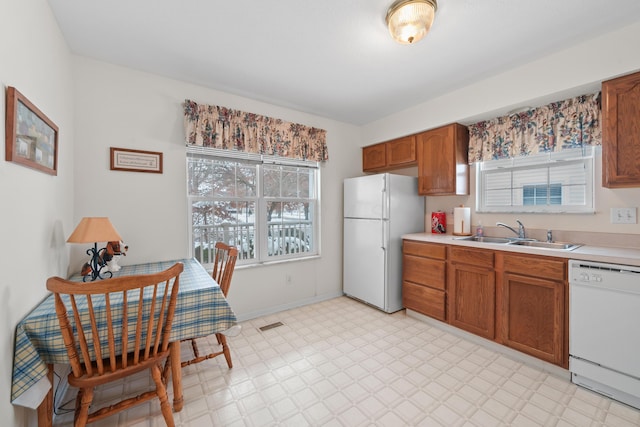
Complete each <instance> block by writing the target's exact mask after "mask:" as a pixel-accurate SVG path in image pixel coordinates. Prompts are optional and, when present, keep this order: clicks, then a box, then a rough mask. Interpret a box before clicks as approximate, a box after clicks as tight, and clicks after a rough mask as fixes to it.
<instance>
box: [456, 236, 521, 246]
mask: <svg viewBox="0 0 640 427" xmlns="http://www.w3.org/2000/svg"><path fill="white" fill-rule="evenodd" d="M455 239H456V240H466V241H469V242H482V243H499V244H507V243H511V242H513V241H514V239H509V238H507V237H489V236H468V237H456V238H455Z"/></svg>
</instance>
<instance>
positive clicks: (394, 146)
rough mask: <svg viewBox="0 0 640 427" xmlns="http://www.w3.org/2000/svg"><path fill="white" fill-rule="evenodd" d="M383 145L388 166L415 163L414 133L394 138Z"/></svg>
mask: <svg viewBox="0 0 640 427" xmlns="http://www.w3.org/2000/svg"><path fill="white" fill-rule="evenodd" d="M385 145H386V147H387V165H388V166H393V167H405V166H413V165H415V164H416V137H415V136H414V135H409V136H405V137H404V138H398V139H394V140H393V141H389V142H387V143H386V144H385Z"/></svg>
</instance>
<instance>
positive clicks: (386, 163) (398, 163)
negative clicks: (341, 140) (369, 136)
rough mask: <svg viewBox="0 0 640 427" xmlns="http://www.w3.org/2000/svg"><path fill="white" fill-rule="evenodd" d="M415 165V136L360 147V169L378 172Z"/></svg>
mask: <svg viewBox="0 0 640 427" xmlns="http://www.w3.org/2000/svg"><path fill="white" fill-rule="evenodd" d="M415 165H416V138H415V136H414V135H409V136H405V137H402V138H398V139H394V140H391V141H387V142H382V143H380V144H375V145H369V146H368V147H363V148H362V170H363V171H364V172H379V171H385V170H392V169H400V168H404V167H410V166H415Z"/></svg>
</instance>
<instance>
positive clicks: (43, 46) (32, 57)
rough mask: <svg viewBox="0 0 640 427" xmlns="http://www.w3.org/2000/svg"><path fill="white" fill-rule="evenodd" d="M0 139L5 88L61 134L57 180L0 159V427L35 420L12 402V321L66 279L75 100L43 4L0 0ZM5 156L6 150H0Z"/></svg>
mask: <svg viewBox="0 0 640 427" xmlns="http://www.w3.org/2000/svg"><path fill="white" fill-rule="evenodd" d="M0 10H1V11H2V12H1V14H0V58H1V59H0V83H1V85H2V97H1V98H2V101H1V102H0V117H2V120H0V134H1V135H2V136H3V140H4V134H5V120H4V117H5V107H6V105H5V101H4V99H5V90H6V87H7V86H13V87H15V88H16V89H18V90H19V91H20V92H21V93H22V94H23V95H24V96H26V97H27V98H28V99H29V100H30V101H31V102H32V103H33V104H35V105H36V106H37V107H38V108H39V109H40V110H41V111H42V112H43V113H44V114H46V115H47V117H49V118H50V119H51V120H52V121H53V122H54V123H55V124H56V125H57V126H58V127H59V129H60V134H59V141H58V144H59V145H58V175H57V176H51V175H48V174H45V173H42V172H39V171H37V170H34V169H29V168H26V167H24V166H20V165H18V164H16V163H10V162H6V161H4V154H3V155H2V156H3V160H2V161H0V200H2V203H1V206H2V208H1V209H0V236H1V240H2V245H0V271H1V272H2V279H1V280H0V319H2V320H1V321H0V323H1V324H2V328H1V330H0V359H1V360H2V364H1V365H0V366H1V369H0V384H2V387H0V414H2V421H0V424H2V425H12V426H25V425H33V423H34V422H35V411H28V410H25V409H23V408H20V407H14V406H13V405H11V403H10V392H11V390H10V388H11V370H12V366H13V343H14V333H15V327H16V324H17V323H18V322H19V321H20V320H21V319H22V318H23V317H24V316H25V315H26V314H27V313H28V312H29V311H31V309H33V307H34V306H36V305H37V304H38V303H39V302H40V300H42V299H43V298H44V297H45V295H46V294H47V291H46V288H45V282H46V279H47V277H49V276H53V275H62V276H64V275H65V274H66V269H67V263H68V259H69V252H68V250H67V249H66V246H65V243H64V240H65V236H66V235H68V233H70V232H71V230H72V228H73V226H74V223H73V166H72V164H73V159H74V153H73V149H74V143H73V128H74V118H73V111H74V107H73V97H72V90H73V87H72V84H71V63H70V54H69V51H68V48H67V46H66V44H65V42H64V41H63V39H62V36H61V33H60V31H59V29H58V26H57V23H56V21H55V19H54V17H53V14H52V13H51V11H50V9H49V5H48V3H47V2H46V1H45V0H20V1H15V0H0ZM2 153H4V149H3V150H2Z"/></svg>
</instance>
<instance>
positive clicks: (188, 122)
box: [184, 100, 329, 162]
mask: <svg viewBox="0 0 640 427" xmlns="http://www.w3.org/2000/svg"><path fill="white" fill-rule="evenodd" d="M184 127H185V134H186V142H187V145H196V146H202V147H210V148H218V149H225V150H238V151H245V152H249V153H257V154H268V155H275V156H281V157H289V158H294V159H304V160H314V161H317V162H321V161H325V160H327V159H328V158H329V153H328V150H327V143H326V133H327V132H326V131H325V130H323V129H317V128H314V127H309V126H304V125H301V124H297V123H291V122H285V121H284V120H281V119H275V118H272V117H267V116H261V115H258V114H253V113H247V112H244V111H240V110H233V109H231V108H226V107H220V106H216V105H201V104H197V103H196V102H194V101H190V100H185V102H184Z"/></svg>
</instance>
